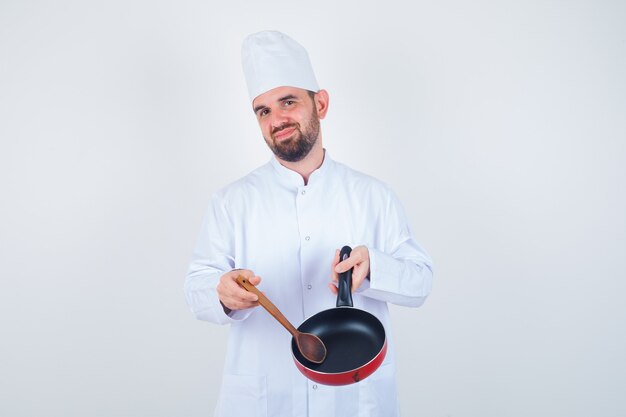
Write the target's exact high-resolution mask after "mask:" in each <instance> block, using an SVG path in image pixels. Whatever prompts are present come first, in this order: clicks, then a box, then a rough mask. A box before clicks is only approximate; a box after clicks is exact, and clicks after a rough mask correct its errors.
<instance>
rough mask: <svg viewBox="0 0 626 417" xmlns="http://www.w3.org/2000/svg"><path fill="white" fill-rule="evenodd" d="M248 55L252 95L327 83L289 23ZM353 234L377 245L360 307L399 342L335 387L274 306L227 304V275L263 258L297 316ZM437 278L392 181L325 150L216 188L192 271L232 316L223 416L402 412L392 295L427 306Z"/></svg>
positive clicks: (267, 278) (275, 294)
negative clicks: (296, 350)
mask: <svg viewBox="0 0 626 417" xmlns="http://www.w3.org/2000/svg"><path fill="white" fill-rule="evenodd" d="M242 55H243V62H244V72H245V73H246V79H247V81H248V88H249V92H250V96H251V100H253V99H254V98H255V97H256V96H258V95H259V94H262V93H263V92H265V91H268V90H269V89H272V88H275V87H277V86H283V85H288V86H294V87H299V88H304V89H307V90H311V91H318V90H319V88H317V83H316V81H315V78H314V76H313V71H312V69H311V65H310V62H309V60H308V55H307V53H306V51H305V50H304V48H302V47H301V46H300V45H299V44H297V43H296V42H295V41H293V40H292V39H290V38H288V37H287V36H286V35H284V34H282V33H279V32H261V33H258V34H255V35H251V36H250V37H248V38H247V39H246V41H245V42H244V47H243V54H242ZM284 68H287V70H285V71H281V69H284ZM294 71H295V72H296V74H295V75H294ZM294 77H295V78H294ZM344 245H349V246H352V247H356V246H358V245H365V246H366V247H367V248H368V250H369V256H370V276H369V279H367V280H365V281H364V282H363V285H362V286H361V287H360V288H359V289H358V290H357V291H356V292H355V293H354V294H353V301H354V307H356V308H359V309H362V310H366V311H369V312H370V313H372V314H374V315H375V316H376V317H377V318H378V319H379V320H380V321H381V322H382V323H383V325H384V327H385V331H386V335H387V341H388V353H387V356H386V357H385V360H384V362H383V364H382V365H381V366H380V368H379V369H378V370H376V372H374V373H373V374H372V375H371V376H369V377H368V378H366V379H364V380H363V381H360V382H358V383H355V384H351V385H346V386H339V387H333V386H325V385H321V384H318V383H315V382H312V381H310V380H308V379H306V378H305V377H304V376H303V375H302V374H301V373H300V372H299V371H298V370H297V368H296V367H295V365H294V363H293V359H292V355H291V335H290V334H289V333H288V332H287V331H286V330H285V329H284V328H283V327H282V326H281V325H280V324H279V323H278V322H277V321H276V320H275V319H274V318H273V317H272V316H271V315H270V314H269V313H268V312H267V311H265V310H264V309H263V308H251V309H246V310H235V311H232V312H230V313H229V314H226V313H225V312H224V309H223V307H222V305H221V303H220V300H219V298H218V294H217V291H216V287H217V284H218V283H219V280H220V277H221V276H222V275H223V274H224V273H225V272H228V271H231V270H232V269H236V268H242V269H249V270H252V271H254V273H255V274H257V275H259V276H260V277H261V278H262V281H261V283H260V284H259V289H260V290H261V291H263V292H264V293H265V294H266V295H267V297H268V298H269V299H270V300H272V302H273V303H274V304H275V305H276V306H277V307H278V308H279V309H280V310H281V311H282V312H283V314H284V315H285V316H286V317H287V319H289V321H291V322H292V323H293V324H294V325H295V326H296V327H297V326H298V325H299V324H300V323H302V322H303V321H304V320H305V319H307V318H308V317H310V316H312V315H314V314H316V313H318V312H320V311H322V310H326V309H329V308H333V307H334V306H335V301H336V298H335V295H333V294H332V292H331V291H330V290H329V289H328V287H327V285H328V283H329V282H330V280H331V264H332V261H333V257H334V255H335V250H336V249H338V248H341V247H342V246H344ZM431 286H432V264H431V261H430V258H429V257H428V255H427V254H426V253H425V252H424V250H423V249H422V248H421V247H420V246H419V245H418V244H417V242H416V241H415V240H414V238H413V236H412V233H411V231H410V229H409V226H408V223H407V219H406V215H405V213H404V212H403V210H402V207H401V205H400V203H399V201H398V199H397V198H396V196H395V195H394V193H393V192H392V191H391V190H390V189H389V187H388V186H386V185H385V184H383V183H382V182H380V181H378V180H376V179H374V178H372V177H370V176H367V175H365V174H362V173H360V172H357V171H355V170H352V169H350V168H349V167H347V166H345V165H343V164H341V163H339V162H336V161H334V160H332V159H331V157H330V155H329V153H328V152H326V151H325V154H324V160H323V163H322V165H321V166H320V167H319V168H318V169H317V170H316V171H314V172H313V173H312V174H311V175H310V177H309V181H308V183H307V184H306V185H305V183H304V180H303V178H302V176H301V175H300V174H298V173H296V172H294V171H291V170H289V169H288V168H286V167H284V166H283V165H281V164H280V162H279V161H278V160H277V159H276V158H275V157H272V158H271V160H270V161H269V162H268V163H267V164H265V165H263V166H261V167H260V168H258V169H256V170H254V171H253V172H251V173H250V174H248V175H247V176H245V177H244V178H242V179H240V180H238V181H236V182H234V183H233V184H230V185H229V186H227V187H225V188H223V189H221V190H220V191H218V192H217V193H215V194H214V195H213V196H212V197H211V200H210V203H209V207H208V210H207V212H206V215H205V218H204V221H203V225H202V228H201V231H200V236H199V239H198V243H197V246H196V249H195V252H194V255H193V261H192V263H191V266H190V269H189V273H188V276H187V279H186V282H185V294H186V297H187V302H188V304H189V306H190V307H191V310H192V312H193V313H194V315H195V316H196V317H197V318H198V319H200V320H206V321H210V322H213V323H218V324H230V326H231V328H230V335H229V341H228V349H227V355H226V361H225V365H224V375H223V379H222V386H221V391H220V396H219V401H218V404H217V407H216V410H215V415H216V417H333V416H358V417H365V416H376V417H393V416H398V403H397V398H396V383H395V374H396V372H395V366H396V365H395V355H394V344H393V334H392V329H391V323H390V318H389V312H388V308H387V303H394V304H399V305H405V306H412V307H417V306H420V305H421V304H422V303H423V302H424V300H425V299H426V297H427V296H428V294H429V293H430V291H431Z"/></svg>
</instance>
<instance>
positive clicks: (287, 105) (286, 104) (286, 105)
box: [283, 100, 296, 107]
mask: <svg viewBox="0 0 626 417" xmlns="http://www.w3.org/2000/svg"><path fill="white" fill-rule="evenodd" d="M295 103H296V102H295V101H293V100H285V101H284V102H283V105H284V106H285V107H289V106H291V105H293V104H295Z"/></svg>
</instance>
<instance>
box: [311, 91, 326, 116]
mask: <svg viewBox="0 0 626 417" xmlns="http://www.w3.org/2000/svg"><path fill="white" fill-rule="evenodd" d="M313 103H314V104H315V108H316V109H317V115H318V117H319V118H320V119H323V118H324V117H326V112H328V91H326V90H320V91H318V92H317V93H315V97H314V98H313Z"/></svg>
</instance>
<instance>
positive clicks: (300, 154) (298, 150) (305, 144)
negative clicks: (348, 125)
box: [265, 107, 320, 162]
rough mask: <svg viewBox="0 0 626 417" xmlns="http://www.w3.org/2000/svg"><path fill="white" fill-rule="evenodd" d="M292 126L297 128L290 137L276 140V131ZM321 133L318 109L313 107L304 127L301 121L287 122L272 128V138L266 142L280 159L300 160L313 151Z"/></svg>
mask: <svg viewBox="0 0 626 417" xmlns="http://www.w3.org/2000/svg"><path fill="white" fill-rule="evenodd" d="M290 128H294V129H295V130H294V132H293V135H292V136H291V137H290V138H287V139H283V140H282V141H277V140H276V138H275V136H274V135H275V134H276V133H278V132H280V131H281V130H284V129H290ZM319 134H320V119H319V117H318V115H317V109H316V108H315V107H313V112H312V113H311V117H310V118H309V120H307V121H305V123H304V128H302V126H301V125H300V124H299V123H285V124H283V125H281V126H278V127H276V128H274V129H272V132H271V134H270V138H269V139H268V138H265V142H266V143H267V146H268V147H269V148H270V149H271V150H272V152H273V153H274V155H276V156H277V157H278V158H279V159H282V160H283V161H287V162H299V161H301V160H303V159H304V158H305V157H306V156H307V155H308V154H309V152H311V149H313V145H315V143H316V142H317V138H318V136H319Z"/></svg>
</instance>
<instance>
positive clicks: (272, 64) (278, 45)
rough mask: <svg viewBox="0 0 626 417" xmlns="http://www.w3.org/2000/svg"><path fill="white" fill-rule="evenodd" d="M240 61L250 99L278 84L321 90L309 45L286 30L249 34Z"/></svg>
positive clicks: (315, 90)
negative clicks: (314, 71)
mask: <svg viewBox="0 0 626 417" xmlns="http://www.w3.org/2000/svg"><path fill="white" fill-rule="evenodd" d="M241 63H242V65H243V72H244V75H245V77H246V83H247V85H248V95H249V96H250V101H251V102H252V101H254V99H255V98H256V97H257V96H259V95H261V94H263V93H265V92H267V91H269V90H271V89H273V88H276V87H297V88H302V89H305V90H309V91H313V92H317V91H319V87H318V85H317V80H316V79H315V74H314V73H313V67H312V66H311V62H310V61H309V54H308V53H307V51H306V49H304V48H303V47H302V45H300V44H299V43H298V42H296V41H294V40H293V39H291V38H290V37H289V36H287V35H285V34H284V33H281V32H276V31H263V32H259V33H255V34H253V35H250V36H248V37H247V38H246V39H245V40H244V41H243V45H242V47H241Z"/></svg>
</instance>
